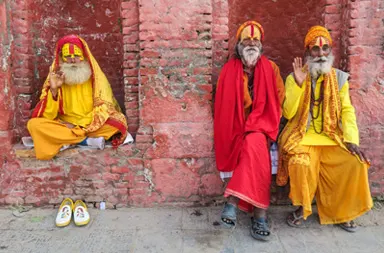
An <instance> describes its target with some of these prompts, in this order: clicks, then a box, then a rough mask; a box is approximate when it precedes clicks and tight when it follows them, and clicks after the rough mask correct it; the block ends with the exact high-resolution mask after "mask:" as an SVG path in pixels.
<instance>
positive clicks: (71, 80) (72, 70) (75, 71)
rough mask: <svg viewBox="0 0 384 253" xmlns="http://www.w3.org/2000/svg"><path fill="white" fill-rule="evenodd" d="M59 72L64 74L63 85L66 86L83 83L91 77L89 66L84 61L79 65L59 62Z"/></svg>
mask: <svg viewBox="0 0 384 253" xmlns="http://www.w3.org/2000/svg"><path fill="white" fill-rule="evenodd" d="M60 70H61V71H63V73H64V77H65V81H64V83H65V84H68V85H76V84H82V83H85V82H86V81H88V79H89V78H90V77H91V75H92V70H91V66H90V65H89V63H88V61H85V60H84V61H81V62H79V63H67V62H61V67H60Z"/></svg>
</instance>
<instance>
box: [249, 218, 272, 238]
mask: <svg viewBox="0 0 384 253" xmlns="http://www.w3.org/2000/svg"><path fill="white" fill-rule="evenodd" d="M251 223H252V225H251V236H252V237H253V238H255V239H256V240H260V241H269V240H270V239H271V237H270V235H271V232H270V231H269V226H268V222H267V219H266V218H258V219H256V218H254V217H252V218H251Z"/></svg>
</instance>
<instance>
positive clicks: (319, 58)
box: [312, 56, 328, 62]
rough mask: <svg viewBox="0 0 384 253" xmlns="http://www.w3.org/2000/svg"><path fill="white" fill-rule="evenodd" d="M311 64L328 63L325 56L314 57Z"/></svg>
mask: <svg viewBox="0 0 384 253" xmlns="http://www.w3.org/2000/svg"><path fill="white" fill-rule="evenodd" d="M312 61H313V62H326V61H328V58H327V57H325V56H320V57H315V58H313V60H312Z"/></svg>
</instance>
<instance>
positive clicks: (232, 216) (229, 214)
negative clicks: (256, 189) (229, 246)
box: [221, 203, 237, 228]
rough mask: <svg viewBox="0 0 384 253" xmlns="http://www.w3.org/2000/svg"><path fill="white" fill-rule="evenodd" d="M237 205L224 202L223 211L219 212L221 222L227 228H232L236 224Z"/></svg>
mask: <svg viewBox="0 0 384 253" xmlns="http://www.w3.org/2000/svg"><path fill="white" fill-rule="evenodd" d="M236 216H237V207H236V206H234V205H232V204H229V203H225V205H224V209H223V212H222V213H221V222H222V224H223V225H224V226H226V227H227V228H234V227H235V226H236V220H237V219H236Z"/></svg>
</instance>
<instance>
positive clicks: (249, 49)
mask: <svg viewBox="0 0 384 253" xmlns="http://www.w3.org/2000/svg"><path fill="white" fill-rule="evenodd" d="M240 56H241V60H242V62H243V64H244V65H245V66H247V67H254V66H255V65H256V63H257V61H258V60H259V58H260V48H258V47H257V46H246V47H244V48H243V49H242V50H241V51H240Z"/></svg>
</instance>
